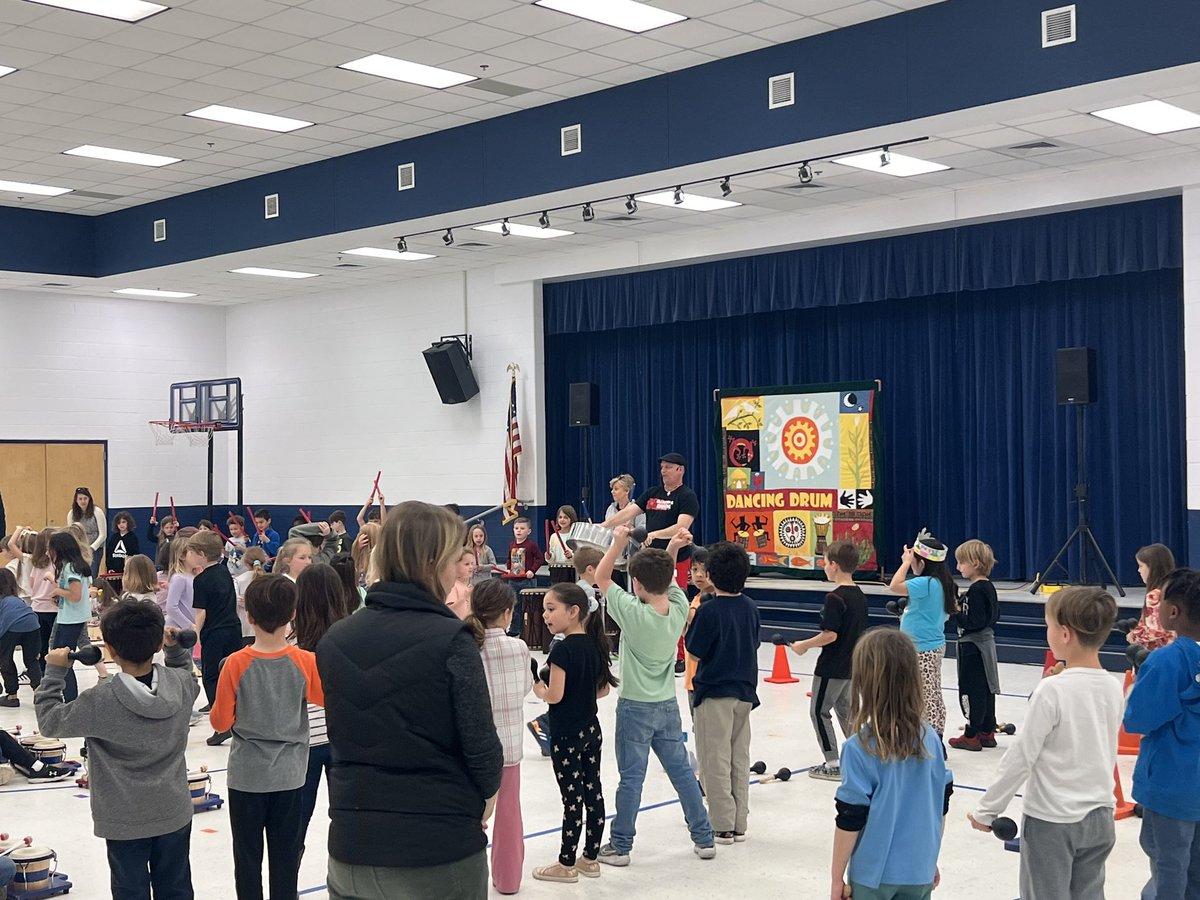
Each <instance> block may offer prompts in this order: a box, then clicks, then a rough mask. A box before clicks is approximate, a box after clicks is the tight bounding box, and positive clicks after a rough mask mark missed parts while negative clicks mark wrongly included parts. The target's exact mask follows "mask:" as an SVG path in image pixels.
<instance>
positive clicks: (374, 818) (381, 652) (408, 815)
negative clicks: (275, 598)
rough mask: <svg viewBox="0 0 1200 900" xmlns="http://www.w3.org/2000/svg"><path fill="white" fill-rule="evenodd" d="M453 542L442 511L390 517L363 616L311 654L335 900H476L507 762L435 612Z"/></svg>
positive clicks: (473, 666)
mask: <svg viewBox="0 0 1200 900" xmlns="http://www.w3.org/2000/svg"><path fill="white" fill-rule="evenodd" d="M463 538H464V529H463V522H462V520H461V519H460V518H458V517H457V516H455V515H454V514H452V513H451V512H449V511H448V510H446V509H445V508H443V507H439V506H432V505H431V504H428V503H420V502H417V501H409V502H406V503H401V504H400V505H399V506H396V507H394V508H392V509H391V510H389V511H388V515H387V520H386V522H385V523H384V525H383V529H382V532H381V533H380V536H379V542H378V544H377V545H376V546H375V550H374V556H373V562H374V564H375V569H376V570H377V572H378V574H379V581H378V582H377V583H375V584H373V585H372V586H371V588H370V589H369V590H368V591H367V598H366V606H365V607H364V608H363V609H362V610H360V611H359V612H357V613H355V614H354V615H353V616H350V617H349V618H347V619H343V620H341V621H340V622H337V623H335V624H334V625H333V627H332V628H330V629H329V631H328V632H327V633H326V635H325V637H324V638H322V639H321V642H320V644H318V645H317V666H318V668H319V669H320V672H321V681H322V683H323V684H324V686H325V710H326V721H327V723H328V726H329V746H330V749H331V751H332V765H331V768H330V771H329V818H330V825H329V881H328V888H329V896H330V897H331V898H334V900H339V898H342V900H344V898H350V897H353V898H363V900H372V898H379V900H384V898H387V900H393V898H419V900H424V898H429V900H484V898H486V897H487V894H488V868H487V859H486V856H485V853H486V850H485V848H486V846H487V836H486V834H485V833H484V831H483V823H484V822H486V821H487V819H488V818H489V817H490V816H491V814H492V808H493V806H494V805H495V799H496V792H497V791H499V789H500V776H501V773H502V770H503V766H504V757H503V751H502V750H501V747H500V739H499V738H498V737H497V736H496V726H495V724H494V723H493V722H492V711H491V702H490V700H489V699H488V698H489V694H488V687H487V681H486V679H485V677H484V673H483V662H482V660H481V658H480V656H479V649H478V647H477V645H476V644H475V640H474V638H473V637H472V635H471V631H470V629H469V628H468V627H467V626H466V625H464V624H463V623H462V622H460V621H459V620H458V618H457V617H456V616H455V615H454V613H453V612H451V611H450V609H449V608H448V607H447V606H446V603H445V598H446V593H447V592H448V591H449V589H450V588H451V587H452V586H453V584H454V578H455V567H456V565H457V563H458V560H459V557H461V556H462V547H463Z"/></svg>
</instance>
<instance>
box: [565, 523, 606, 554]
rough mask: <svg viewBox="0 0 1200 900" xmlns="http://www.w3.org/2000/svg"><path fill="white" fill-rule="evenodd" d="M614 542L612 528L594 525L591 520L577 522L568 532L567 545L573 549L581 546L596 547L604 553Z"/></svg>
mask: <svg viewBox="0 0 1200 900" xmlns="http://www.w3.org/2000/svg"><path fill="white" fill-rule="evenodd" d="M612 542H613V533H612V529H611V528H605V527H604V526H603V525H594V524H592V523H591V522H576V523H575V524H574V525H572V526H571V530H570V531H568V532H567V546H568V547H570V548H571V549H572V550H578V549H579V548H580V547H594V548H595V549H597V550H599V551H600V552H601V553H603V552H604V551H605V550H607V549H608V548H609V545H611V544H612Z"/></svg>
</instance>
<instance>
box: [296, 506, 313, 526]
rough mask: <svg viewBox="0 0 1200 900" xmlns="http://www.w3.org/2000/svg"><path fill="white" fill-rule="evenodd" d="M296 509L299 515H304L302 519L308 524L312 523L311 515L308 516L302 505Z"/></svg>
mask: <svg viewBox="0 0 1200 900" xmlns="http://www.w3.org/2000/svg"><path fill="white" fill-rule="evenodd" d="M298 509H299V510H300V515H302V516H304V521H305V522H307V523H308V524H309V525H311V524H312V516H310V515H309V514H308V513H306V512H305V511H304V507H303V506H301V507H298Z"/></svg>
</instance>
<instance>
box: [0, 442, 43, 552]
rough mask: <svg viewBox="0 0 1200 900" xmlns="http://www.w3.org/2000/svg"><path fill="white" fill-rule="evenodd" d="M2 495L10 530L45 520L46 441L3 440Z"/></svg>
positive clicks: (0, 460) (39, 526)
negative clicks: (38, 442)
mask: <svg viewBox="0 0 1200 900" xmlns="http://www.w3.org/2000/svg"><path fill="white" fill-rule="evenodd" d="M0 495H3V496H4V518H5V520H6V522H7V525H8V530H9V532H11V531H12V530H13V529H14V528H16V526H18V525H25V526H28V527H29V528H33V529H36V530H39V531H40V530H41V529H42V527H43V526H44V525H45V524H46V445H45V444H0Z"/></svg>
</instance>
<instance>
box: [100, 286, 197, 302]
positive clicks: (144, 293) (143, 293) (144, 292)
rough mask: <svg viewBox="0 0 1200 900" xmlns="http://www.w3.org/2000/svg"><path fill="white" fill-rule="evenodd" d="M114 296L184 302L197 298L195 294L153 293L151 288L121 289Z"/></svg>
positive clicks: (176, 292)
mask: <svg viewBox="0 0 1200 900" xmlns="http://www.w3.org/2000/svg"><path fill="white" fill-rule="evenodd" d="M113 293H114V294H129V295H130V296H131V297H163V298H167V299H172V300H182V299H183V298H184V297H195V296H196V295H195V294H187V293H184V292H183V291H152V290H150V289H149V288H121V289H120V290H119V291H113Z"/></svg>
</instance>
